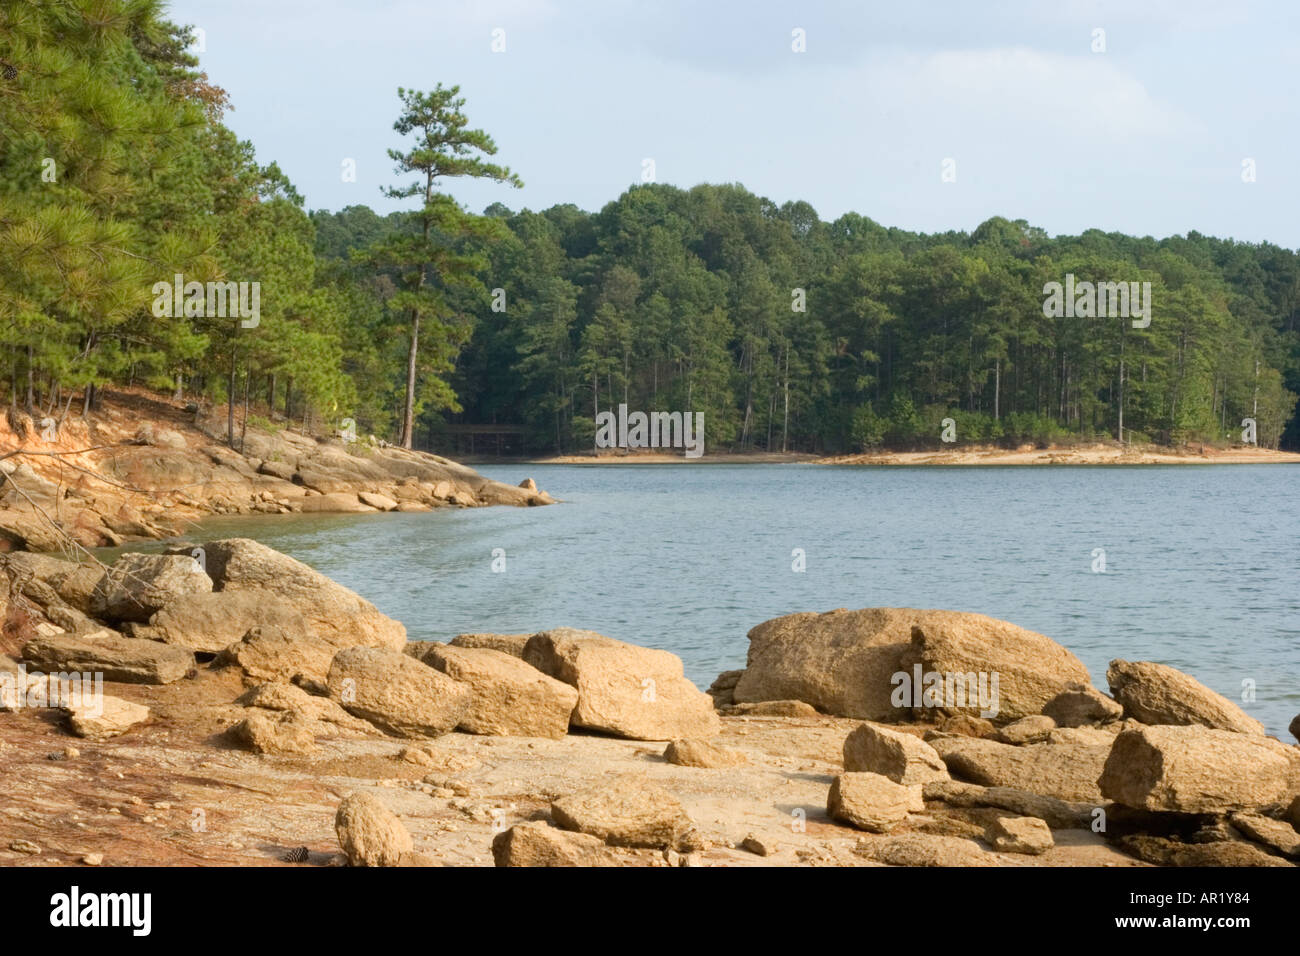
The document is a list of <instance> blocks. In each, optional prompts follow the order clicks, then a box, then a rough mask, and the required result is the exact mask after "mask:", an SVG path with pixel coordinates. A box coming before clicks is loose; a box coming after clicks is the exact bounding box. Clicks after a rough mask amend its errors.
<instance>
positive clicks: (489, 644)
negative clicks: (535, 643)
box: [451, 634, 533, 657]
mask: <svg viewBox="0 0 1300 956" xmlns="http://www.w3.org/2000/svg"><path fill="white" fill-rule="evenodd" d="M532 636H533V635H532V634H457V635H456V636H455V637H453V638H452V639H451V646H452V647H485V648H487V649H488V650H490V651H500V652H501V653H503V654H509V655H510V656H511V657H523V656H524V645H525V644H527V643H528V639H529V638H530V637H532Z"/></svg>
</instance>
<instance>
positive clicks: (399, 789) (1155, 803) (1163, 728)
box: [0, 538, 1300, 868]
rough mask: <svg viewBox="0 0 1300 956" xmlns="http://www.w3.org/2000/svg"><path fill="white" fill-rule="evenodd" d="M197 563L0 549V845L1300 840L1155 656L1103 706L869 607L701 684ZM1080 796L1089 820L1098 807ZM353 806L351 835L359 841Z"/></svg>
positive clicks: (1222, 714)
mask: <svg viewBox="0 0 1300 956" xmlns="http://www.w3.org/2000/svg"><path fill="white" fill-rule="evenodd" d="M206 549H207V561H206V564H205V568H206V569H203V568H200V569H197V573H196V568H195V567H194V565H193V558H192V557H190V556H189V555H188V553H187V554H175V553H171V554H164V555H144V554H140V553H135V554H128V555H124V556H122V557H120V558H119V559H118V561H117V562H115V565H114V568H113V569H112V571H111V572H108V573H105V572H104V571H103V570H102V569H93V568H90V567H88V566H85V565H81V566H78V565H76V564H73V563H70V562H65V561H62V560H59V559H55V558H48V557H38V556H33V555H26V556H22V557H17V556H10V557H9V558H7V559H0V580H2V579H4V578H8V579H9V580H10V581H11V582H15V581H16V582H21V583H22V586H21V588H20V589H19V590H14V589H13V588H4V589H0V603H3V600H4V594H6V593H8V594H11V595H13V596H14V597H13V599H14V602H15V603H16V604H17V605H18V608H17V609H21V610H22V611H23V612H24V613H23V614H22V615H21V616H20V617H18V618H15V620H18V621H20V626H19V628H18V630H17V631H16V632H14V633H13V634H7V635H6V638H7V639H6V641H4V642H3V643H0V678H3V680H0V687H4V688H7V690H6V692H5V694H4V695H0V705H2V706H0V724H3V726H4V728H5V743H4V746H3V747H0V770H3V771H4V772H5V774H6V779H8V780H11V781H12V782H13V785H12V786H11V787H9V788H8V789H7V790H6V792H5V793H4V795H3V797H0V813H3V815H4V816H5V818H6V819H8V820H9V821H10V823H9V826H7V827H6V839H5V840H4V841H0V864H6V865H45V866H49V865H54V866H76V865H78V864H81V865H86V866H101V865H106V866H134V865H142V864H147V865H154V866H157V865H190V866H193V865H240V866H277V865H306V866H309V867H336V866H347V865H351V866H413V867H421V866H435V865H460V866H475V865H493V864H495V865H496V866H615V867H635V866H654V867H665V866H669V867H675V866H723V867H729V868H730V867H737V866H742V867H743V866H841V867H842V866H855V867H856V866H879V865H882V864H883V865H888V866H960V867H965V866H995V867H996V866H1041V867H1057V866H1063V867H1079V866H1118V867H1128V866H1138V867H1141V866H1151V865H1156V866H1175V867H1177V866H1288V865H1294V860H1296V859H1297V858H1300V836H1297V831H1296V825H1297V824H1300V748H1297V747H1296V746H1295V745H1294V744H1288V743H1285V742H1284V741H1283V740H1282V739H1280V738H1278V737H1271V736H1268V735H1266V733H1265V730H1264V727H1263V726H1262V725H1260V724H1259V723H1258V722H1257V721H1255V720H1253V719H1252V718H1251V717H1249V716H1248V715H1247V714H1246V713H1245V712H1244V711H1242V710H1240V709H1239V708H1238V707H1237V706H1236V705H1235V704H1233V703H1232V702H1231V701H1229V700H1228V699H1227V698H1224V697H1221V696H1220V695H1218V694H1217V693H1215V692H1213V691H1212V690H1210V689H1209V688H1208V687H1206V686H1204V685H1202V684H1200V683H1199V682H1198V681H1196V680H1195V679H1194V678H1193V677H1191V676H1190V675H1187V674H1185V673H1182V672H1180V671H1177V670H1175V669H1173V668H1171V667H1167V666H1165V665H1162V664H1155V663H1149V662H1132V663H1130V662H1128V661H1125V660H1122V659H1116V660H1114V661H1112V662H1111V668H1110V669H1109V670H1108V672H1107V684H1108V685H1109V688H1108V689H1109V693H1106V692H1105V691H1103V690H1102V689H1101V688H1099V687H1095V686H1093V685H1092V683H1091V681H1090V680H1089V678H1088V675H1087V671H1086V668H1084V666H1083V665H1082V663H1081V662H1080V661H1079V660H1078V659H1077V658H1075V657H1074V655H1073V654H1072V653H1071V652H1070V651H1069V650H1068V649H1067V648H1066V647H1065V646H1064V645H1061V644H1058V643H1057V642H1056V641H1054V640H1053V639H1051V638H1050V637H1047V636H1046V635H1042V634H1038V633H1035V632H1032V631H1027V630H1025V629H1023V628H1020V627H1018V626H1016V625H1014V624H1011V623H1009V622H1006V621H1002V620H998V619H994V618H989V617H986V616H984V615H979V614H971V613H965V612H953V611H936V610H917V609H909V608H864V609H860V610H856V611H846V610H838V611H831V612H825V613H807V612H804V613H794V614H788V615H785V616H783V617H779V618H774V619H770V620H768V621H765V622H763V623H761V624H759V625H758V626H757V627H755V628H753V629H752V630H751V631H750V635H749V637H750V643H751V647H750V653H749V655H748V658H747V664H746V667H745V668H744V669H740V670H730V671H724V672H723V673H721V674H719V675H718V677H717V678H716V679H715V680H714V682H713V685H712V686H710V687H709V689H708V690H707V691H706V692H701V691H699V690H698V689H697V688H695V687H694V686H693V685H691V684H690V683H689V682H687V681H686V680H685V679H684V678H683V677H682V674H681V662H680V659H679V658H677V657H676V655H673V654H671V653H669V652H667V651H663V650H656V649H652V648H649V647H644V646H638V645H635V644H629V643H626V642H623V641H621V640H617V639H614V638H611V637H606V636H603V635H600V634H596V633H593V632H589V631H577V630H572V629H569V628H563V627H562V628H558V629H554V630H551V631H545V632H538V633H533V634H528V633H524V634H488V633H477V634H463V635H460V636H458V637H457V638H455V639H454V640H453V641H451V643H450V644H444V643H441V642H430V641H412V640H410V638H409V635H408V634H407V633H406V630H405V628H404V626H403V625H402V624H401V623H400V622H398V621H397V620H395V619H393V618H389V617H387V616H386V615H384V614H383V613H382V612H380V611H379V610H378V609H377V608H375V606H374V605H372V604H370V603H369V602H368V601H366V600H365V599H363V598H361V597H360V596H359V595H357V594H356V593H355V592H352V591H350V590H348V589H347V588H345V587H343V586H342V585H339V584H338V583H336V582H334V581H332V580H330V579H329V578H327V577H325V576H324V575H322V574H320V573H319V572H316V571H314V570H313V569H311V568H310V567H308V566H306V565H304V564H302V563H301V562H299V561H297V560H295V559H293V558H290V557H288V556H286V555H283V554H280V553H279V552H276V551H274V550H272V549H270V548H268V547H266V546H264V545H260V544H257V543H256V542H254V541H251V540H248V539H239V538H235V539H226V540H223V541H214V542H210V543H208V544H207V545H206ZM148 612H152V613H148ZM146 614H147V616H146ZM953 634H960V635H962V638H963V639H962V641H961V642H960V643H956V644H954V643H953V642H952V641H951V639H950V637H951V635H953ZM807 648H813V649H814V653H812V654H809V653H806V650H807ZM867 650H870V651H871V655H870V656H869V657H865V656H863V652H864V651H867ZM949 667H951V669H952V670H953V671H955V672H957V673H959V674H964V673H965V672H967V671H972V672H973V671H979V672H981V673H983V672H986V671H989V670H991V671H992V672H993V673H994V674H997V673H998V672H999V671H1002V672H1004V674H1003V676H1005V677H1007V678H1009V679H1007V680H1003V681H1001V682H1000V684H998V683H994V684H992V697H991V698H990V699H986V690H987V688H985V687H984V685H980V687H981V689H980V690H979V693H978V695H976V696H972V697H970V698H967V697H965V696H963V697H962V698H961V699H960V700H948V699H947V698H943V699H936V700H934V701H931V700H929V699H928V698H927V697H926V696H925V694H921V696H919V697H918V696H917V694H916V693H915V692H916V691H919V690H920V689H921V686H922V685H921V684H917V685H914V686H913V691H914V693H913V694H912V696H911V698H910V703H909V701H908V700H897V699H895V695H894V685H895V683H896V680H895V679H894V678H895V677H896V676H897V674H899V673H901V674H904V675H908V674H912V673H914V672H915V673H918V674H920V673H923V672H924V673H925V674H927V675H930V676H933V675H935V674H940V673H941V672H942V671H944V670H946V669H948V668H949ZM73 671H87V672H89V671H95V672H99V673H101V675H102V683H98V684H96V685H95V686H96V690H97V692H99V693H101V694H103V696H102V697H99V698H98V699H97V700H92V701H90V702H89V703H88V702H87V699H86V698H84V697H83V698H81V699H80V702H78V701H77V700H75V699H74V700H65V701H55V700H53V699H51V698H50V697H48V696H46V695H45V694H44V693H43V692H41V691H40V690H39V688H40V687H41V686H42V684H41V676H42V675H44V674H53V673H57V672H73ZM646 673H652V674H654V678H653V679H654V681H655V697H654V698H653V701H652V702H653V703H654V707H652V708H648V707H647V706H646V704H647V698H646V697H645V696H644V683H643V682H644V680H645V677H644V676H643V675H645V674H646ZM891 675H894V676H893V677H891ZM1013 677H1014V679H1010V678H1013ZM33 678H34V679H35V681H34V682H33V681H32V679H33ZM928 682H929V677H927V678H926V685H927V686H928ZM20 687H21V688H22V695H21V696H20V693H19V688H20ZM78 687H80V685H78ZM999 687H1000V690H999ZM105 692H106V693H105ZM967 692H968V693H972V694H973V693H974V691H972V690H970V689H969V688H968V689H967ZM925 693H929V691H928V690H927V691H926V692H925ZM945 693H947V691H945ZM33 694H35V696H33ZM1297 731H1300V719H1298V720H1297V721H1296V722H1293V724H1292V733H1296V732H1297ZM1166 752H1168V753H1177V754H1179V755H1181V756H1180V760H1179V761H1178V762H1174V763H1171V762H1169V761H1168V760H1167V758H1166ZM1225 754H1228V755H1230V759H1231V760H1232V761H1233V763H1234V765H1239V767H1238V769H1239V770H1240V776H1238V775H1235V774H1234V775H1229V774H1225V773H1224V772H1223V771H1222V767H1223V766H1224V764H1223V760H1224V755H1225ZM1157 778H1160V779H1159V780H1157ZM1156 783H1160V786H1158V787H1157V786H1156V785H1155V784H1156ZM1099 810H1100V811H1102V812H1103V813H1105V814H1107V815H1108V816H1109V817H1110V819H1111V820H1112V826H1110V827H1103V828H1101V829H1100V830H1099V829H1098V828H1097V827H1095V826H1093V822H1094V820H1095V819H1096V818H1097V813H1098V811H1099ZM354 820H355V821H356V825H357V826H359V827H360V828H361V829H362V830H366V831H367V832H370V833H373V834H375V836H374V838H373V839H367V840H358V839H354V835H355V834H354V833H353V830H354V826H353V821H354ZM792 821H793V822H792Z"/></svg>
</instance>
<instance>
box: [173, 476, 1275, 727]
mask: <svg viewBox="0 0 1300 956" xmlns="http://www.w3.org/2000/svg"><path fill="white" fill-rule="evenodd" d="M481 470H482V471H483V473H485V474H487V475H490V476H491V477H493V478H498V479H500V480H502V481H507V482H510V483H512V484H514V483H518V482H519V481H520V480H522V479H523V478H525V477H532V478H535V479H536V480H537V483H538V486H539V487H541V488H544V489H546V490H547V491H549V492H551V493H552V494H553V495H555V496H556V497H559V498H563V499H564V502H563V503H562V504H558V505H555V506H553V507H547V508H521V509H516V508H479V509H466V510H460V509H444V510H438V511H434V512H431V513H427V514H387V515H377V514H376V515H349V516H317V515H312V516H296V515H295V516H282V517H258V518H239V519H215V520H213V521H210V522H208V523H206V524H205V525H204V526H203V529H202V531H201V532H200V533H198V534H196V535H194V536H193V537H195V538H196V540H197V539H204V538H208V539H210V538H216V537H229V536H233V535H242V536H247V537H253V538H257V539H258V540H260V541H263V542H265V543H266V544H268V545H270V546H271V547H274V548H276V549H278V550H281V551H284V552H286V553H288V554H291V555H293V556H294V557H296V558H298V559H300V560H302V561H305V562H306V563H308V564H310V565H311V566H313V567H315V568H317V569H318V570H320V571H321V572H323V573H324V574H327V575H329V576H330V577H332V578H334V579H336V580H338V581H339V582H341V583H343V584H345V585H347V586H348V587H350V588H353V589H354V590H356V591H358V592H359V593H361V594H362V595H364V596H365V597H367V598H369V599H370V600H371V601H373V602H374V603H375V604H377V605H378V606H379V607H380V608H381V609H382V610H383V611H385V612H386V613H387V614H389V615H391V616H392V617H395V618H397V619H399V620H401V621H402V622H403V623H404V624H405V625H406V628H407V631H408V632H409V634H410V636H411V637H412V638H417V639H446V638H450V637H452V636H453V635H455V634H458V633H461V632H464V631H500V632H526V631H537V630H541V629H545V628H551V627H559V626H572V627H580V628H587V629H590V630H595V631H599V632H601V633H602V634H607V635H609V636H611V637H616V638H619V639H622V640H626V641H630V642H632V643H635V644H644V645H648V646H652V647H660V648H664V649H666V650H670V651H672V652H674V653H676V654H679V655H680V656H681V657H682V659H683V661H684V662H685V664H686V672H687V675H688V676H689V677H690V678H691V679H692V680H694V681H695V682H696V683H697V684H699V685H700V686H702V687H703V686H707V685H708V684H709V683H710V682H711V681H712V679H713V678H714V677H715V676H716V675H717V673H718V672H719V671H722V670H725V669H729V668H736V667H742V666H744V662H745V651H746V648H747V646H748V642H747V640H746V637H745V634H746V632H747V631H748V630H749V629H750V628H751V627H753V626H754V625H755V624H758V623H760V622H761V621H764V620H767V619H768V618H771V617H776V616H778V615H781V614H788V613H791V612H794V611H825V610H830V609H832V608H837V607H847V608H859V607H870V606H879V605H883V606H901V607H919V608H947V609H951V610H959V611H978V612H980V613H983V614H988V615H991V616H993V617H998V618H1003V619H1005V620H1008V621H1012V622H1014V623H1016V624H1019V625H1021V626H1023V627H1027V628H1030V629H1031V630H1035V631H1040V632H1042V633H1044V634H1046V635H1048V636H1050V637H1052V638H1054V639H1055V640H1057V641H1059V642H1060V643H1062V644H1064V645H1065V646H1066V647H1068V648H1070V649H1071V650H1072V651H1074V653H1075V654H1077V655H1078V656H1079V657H1080V658H1081V659H1082V660H1083V661H1084V663H1085V664H1086V665H1087V666H1088V667H1089V669H1090V670H1091V671H1092V675H1093V680H1094V682H1095V683H1096V684H1097V685H1098V686H1099V687H1102V688H1105V686H1106V683H1105V671H1106V664H1107V662H1108V661H1109V660H1111V659H1112V658H1115V657H1124V658H1127V659H1129V660H1154V661H1161V662H1163V663H1166V664H1170V665H1172V666H1174V667H1177V668H1179V669H1181V670H1184V671H1186V672H1188V673H1190V674H1191V675H1193V676H1194V677H1196V678H1197V679H1198V680H1200V681H1202V682H1203V683H1205V684H1207V685H1209V686H1210V687H1212V688H1213V689H1214V690H1216V691H1218V692H1220V693H1223V694H1225V695H1227V696H1229V697H1231V698H1232V699H1233V700H1236V701H1238V702H1240V703H1241V704H1242V706H1243V707H1244V708H1245V710H1246V711H1247V712H1249V713H1250V714H1252V715H1253V716H1255V717H1257V718H1258V719H1260V720H1262V721H1263V722H1264V723H1265V724H1266V725H1267V726H1268V728H1269V731H1270V732H1271V733H1274V734H1276V735H1278V736H1279V737H1281V738H1282V739H1284V740H1289V739H1290V737H1289V735H1288V734H1287V733H1286V727H1287V724H1288V723H1289V722H1290V720H1291V718H1292V717H1293V716H1294V715H1295V714H1296V713H1297V712H1300V587H1298V586H1297V585H1300V573H1298V569H1300V517H1297V508H1296V505H1295V498H1296V484H1297V479H1300V468H1297V467H1295V466H1288V465H1262V466H1247V465H1236V466H1196V465H1178V466H1164V467H1161V466H1151V467H1143V466H1121V467H1096V468H1088V467H1073V466H1071V467H1002V468H999V467H970V468H938V467H918V468H904V467H876V468H862V467H832V466H824V465H708V464H701V465H691V466H684V465H626V466H619V465H595V466H580V465H577V466H575V465H519V466H487V467H484V468H482V469H481ZM498 548H499V549H503V550H504V554H505V570H504V571H501V572H494V571H493V551H494V549H498ZM794 549H802V550H803V553H804V555H805V561H806V570H804V571H803V572H796V571H794V570H793V569H792V564H793V562H794V561H795V558H794V557H793V556H792V552H793V551H794ZM1095 549H1103V550H1104V560H1105V571H1104V573H1098V572H1095V571H1094V570H1093V569H1094V566H1098V567H1100V565H1099V563H1098V558H1099V557H1100V556H1101V555H1100V552H1095ZM1250 681H1253V682H1254V699H1253V700H1251V699H1250V696H1249V694H1248V693H1247V694H1246V695H1245V699H1243V688H1244V687H1246V688H1248V687H1249V686H1250V685H1249V684H1244V683H1243V682H1250Z"/></svg>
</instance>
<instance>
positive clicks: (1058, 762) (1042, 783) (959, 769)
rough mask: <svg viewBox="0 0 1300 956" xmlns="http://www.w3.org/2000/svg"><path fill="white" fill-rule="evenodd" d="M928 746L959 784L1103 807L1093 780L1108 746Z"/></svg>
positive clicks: (956, 742)
mask: <svg viewBox="0 0 1300 956" xmlns="http://www.w3.org/2000/svg"><path fill="white" fill-rule="evenodd" d="M930 745H931V746H932V747H934V749H935V750H936V751H938V753H939V756H940V757H941V758H943V762H944V763H945V764H946V765H947V767H948V772H949V773H950V774H952V775H953V776H954V777H956V778H957V779H959V780H966V781H969V782H970V783H978V784H982V785H983V786H986V787H1011V788H1014V789H1016V790H1027V791H1029V792H1031V793H1038V794H1042V795H1044V796H1049V797H1056V798H1057V799H1060V800H1066V801H1071V802H1092V803H1093V804H1094V805H1097V804H1100V803H1101V802H1102V795H1101V792H1100V791H1099V790H1098V789H1097V777H1098V776H1099V775H1100V774H1101V770H1102V767H1103V766H1105V763H1106V758H1107V755H1108V754H1109V753H1110V748H1109V746H1091V745H1086V744H1084V745H1080V744H1049V743H1042V744H1027V745H1024V746H1014V745H1012V744H1004V743H1000V742H999V741H996V740H988V739H983V740H981V739H975V738H972V737H945V738H942V739H939V740H932V741H931V742H930Z"/></svg>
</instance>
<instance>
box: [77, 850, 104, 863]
mask: <svg viewBox="0 0 1300 956" xmlns="http://www.w3.org/2000/svg"><path fill="white" fill-rule="evenodd" d="M81 862H82V863H84V864H86V866H99V865H100V864H101V863H103V862H104V854H102V853H87V854H86V855H85V856H83V857H82V858H81Z"/></svg>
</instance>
